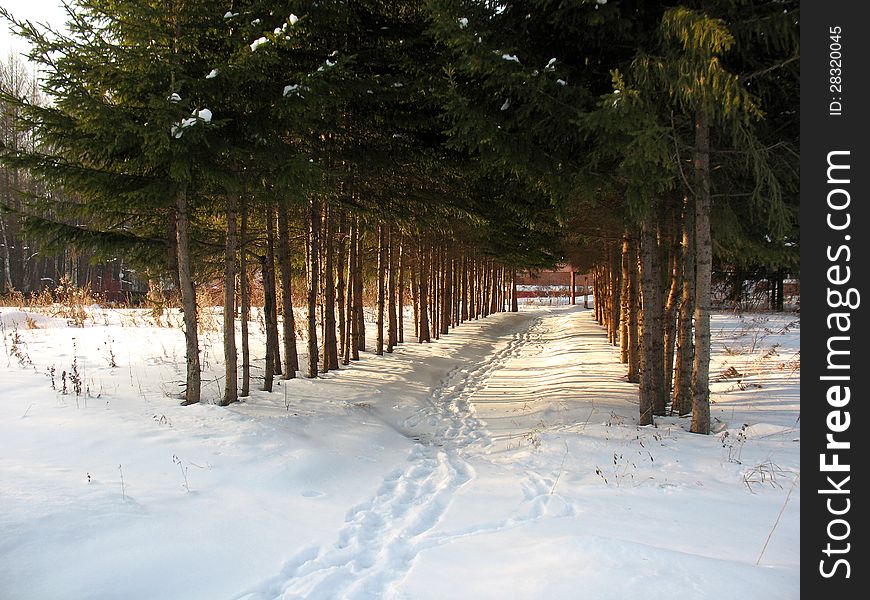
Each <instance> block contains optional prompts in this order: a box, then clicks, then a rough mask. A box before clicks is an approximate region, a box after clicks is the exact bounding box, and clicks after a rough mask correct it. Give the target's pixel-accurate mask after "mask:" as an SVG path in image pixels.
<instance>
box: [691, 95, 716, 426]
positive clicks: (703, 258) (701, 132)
mask: <svg viewBox="0 0 870 600" xmlns="http://www.w3.org/2000/svg"><path fill="white" fill-rule="evenodd" d="M694 163H695V164H694V167H695V252H696V260H697V265H696V269H697V270H696V281H695V361H694V363H693V365H692V425H691V431H692V433H701V434H709V433H710V292H711V279H712V274H713V242H712V239H711V235H710V204H711V202H710V125H709V123H708V121H707V114H706V112H705V111H704V110H698V111H697V112H696V114H695V160H694Z"/></svg>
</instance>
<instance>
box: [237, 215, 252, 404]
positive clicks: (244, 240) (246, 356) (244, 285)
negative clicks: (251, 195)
mask: <svg viewBox="0 0 870 600" xmlns="http://www.w3.org/2000/svg"><path fill="white" fill-rule="evenodd" d="M240 208H241V212H242V223H241V227H240V230H239V296H240V298H239V303H240V305H241V306H240V309H239V310H240V313H241V314H240V315H239V318H240V319H241V321H242V392H241V396H242V397H243V398H247V397H248V396H250V395H251V346H250V336H249V335H248V321H250V319H251V285H250V282H249V281H248V255H247V252H248V249H247V246H248V206H247V203H246V202H245V200H244V198H243V199H242V201H241V207H240Z"/></svg>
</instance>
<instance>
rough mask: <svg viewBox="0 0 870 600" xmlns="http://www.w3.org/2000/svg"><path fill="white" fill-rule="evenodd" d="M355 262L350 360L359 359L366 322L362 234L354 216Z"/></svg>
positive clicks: (363, 342) (364, 339)
mask: <svg viewBox="0 0 870 600" xmlns="http://www.w3.org/2000/svg"><path fill="white" fill-rule="evenodd" d="M355 222H356V225H355V228H354V232H355V234H356V235H355V242H356V262H355V265H354V274H353V327H354V329H353V335H354V338H355V340H354V345H353V348H351V360H359V353H360V352H365V349H366V323H365V313H364V312H363V277H362V269H363V259H364V252H363V250H364V248H365V246H364V236H363V229H362V226H361V223H360V220H359V217H356V218H355Z"/></svg>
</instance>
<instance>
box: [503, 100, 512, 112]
mask: <svg viewBox="0 0 870 600" xmlns="http://www.w3.org/2000/svg"><path fill="white" fill-rule="evenodd" d="M510 106H511V99H510V98H508V99H507V100H505V101H504V104H502V105H501V110H507V109H508V108H510Z"/></svg>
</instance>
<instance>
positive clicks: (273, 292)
mask: <svg viewBox="0 0 870 600" xmlns="http://www.w3.org/2000/svg"><path fill="white" fill-rule="evenodd" d="M266 265H267V267H268V269H269V280H268V281H269V285H268V287H265V283H266V280H263V283H264V289H263V295H264V296H266V297H269V300H270V302H269V307H270V313H269V319H268V320H267V321H266V323H267V324H268V325H269V326H270V327H271V332H269V331H267V332H266V339H267V340H271V343H272V373H273V375H281V374H282V371H283V370H282V369H281V338H280V337H279V336H278V282H277V278H276V276H275V211H274V210H273V209H272V208H271V207H270V208H269V209H267V210H266ZM270 333H271V335H270ZM270 389H271V388H270Z"/></svg>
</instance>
